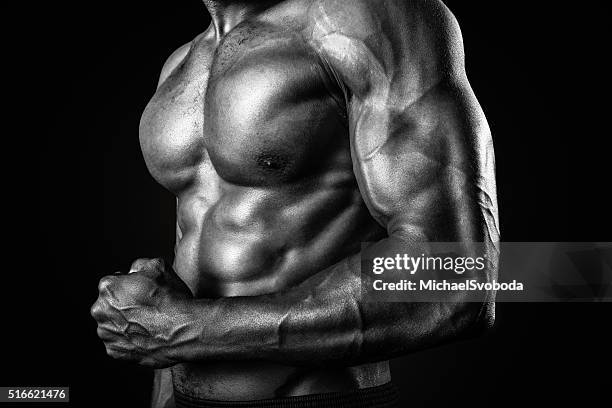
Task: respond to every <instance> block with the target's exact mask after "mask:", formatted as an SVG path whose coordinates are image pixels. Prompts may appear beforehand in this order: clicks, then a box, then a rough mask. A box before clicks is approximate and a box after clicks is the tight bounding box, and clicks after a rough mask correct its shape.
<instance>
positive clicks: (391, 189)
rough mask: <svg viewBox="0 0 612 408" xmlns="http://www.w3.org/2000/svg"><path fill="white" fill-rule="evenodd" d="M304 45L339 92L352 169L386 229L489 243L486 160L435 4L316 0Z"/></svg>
mask: <svg viewBox="0 0 612 408" xmlns="http://www.w3.org/2000/svg"><path fill="white" fill-rule="evenodd" d="M310 16H311V26H312V42H313V44H314V46H315V47H316V48H317V50H318V51H319V53H320V54H321V55H322V57H323V58H324V59H325V60H326V61H327V63H328V64H329V65H330V67H331V68H332V69H333V70H334V71H335V73H336V76H337V77H338V78H339V81H340V82H341V84H342V86H343V87H344V89H345V91H346V95H347V102H348V110H349V122H350V134H351V148H352V156H353V163H354V166H353V167H354V171H355V174H356V177H357V180H358V183H359V186H360V189H361V192H362V195H363V197H364V200H365V201H366V204H367V205H368V207H369V210H370V212H371V213H372V215H373V216H374V217H375V218H376V219H377V220H378V221H379V222H380V223H381V224H382V225H384V226H385V227H386V228H387V229H388V231H389V234H390V235H396V236H399V237H406V238H407V239H410V240H423V241H479V242H483V241H489V242H497V241H498V239H499V238H498V229H497V204H496V192H495V178H494V156H493V148H492V141H491V135H490V132H489V128H488V125H487V122H486V119H485V118H484V114H483V112H482V110H481V108H480V106H479V104H478V102H477V100H476V98H475V96H474V94H473V92H472V90H471V88H470V85H469V83H468V81H467V78H466V75H465V69H464V61H463V59H464V58H463V44H462V39H461V33H460V31H459V27H458V25H457V22H456V20H455V19H454V17H453V16H452V14H451V13H450V12H449V11H448V9H446V7H445V6H444V5H443V4H442V3H441V2H439V1H437V0H431V1H430V0H415V1H401V0H395V1H393V0H392V1H385V2H382V1H375V0H319V1H315V2H314V3H313V6H312V8H311V12H310Z"/></svg>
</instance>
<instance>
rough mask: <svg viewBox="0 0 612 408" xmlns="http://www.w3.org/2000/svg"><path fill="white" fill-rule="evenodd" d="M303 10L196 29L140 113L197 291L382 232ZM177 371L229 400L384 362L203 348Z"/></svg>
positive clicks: (356, 375) (325, 254)
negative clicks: (200, 357)
mask: <svg viewBox="0 0 612 408" xmlns="http://www.w3.org/2000/svg"><path fill="white" fill-rule="evenodd" d="M299 13H300V12H299V11H295V9H293V11H292V12H291V13H289V12H285V11H284V10H282V9H270V10H268V11H266V12H265V13H263V14H262V15H260V16H259V17H258V18H251V19H247V20H245V21H243V22H242V23H240V24H238V25H237V26H235V27H234V28H233V29H232V30H231V31H229V32H228V33H227V34H226V35H225V36H223V38H222V39H221V40H219V41H218V40H217V39H216V37H215V33H214V31H213V30H212V29H209V30H208V31H207V32H205V33H203V34H202V35H200V36H198V37H197V38H196V39H195V40H194V41H193V42H192V43H191V44H190V45H189V46H187V47H185V48H184V49H183V50H179V52H178V56H177V60H178V64H175V65H176V66H175V67H173V68H172V67H171V68H172V70H171V73H170V74H169V76H167V78H165V80H163V82H162V84H161V85H160V87H159V89H158V90H157V92H156V94H155V95H154V96H153V98H152V99H151V101H150V102H149V104H148V106H147V108H146V110H145V112H144V113H143V116H142V120H141V126H140V142H141V146H142V151H143V154H144V157H145V160H146V163H147V166H148V168H149V170H150V172H151V174H152V175H153V177H155V179H156V180H157V181H158V182H159V183H160V184H162V185H163V186H164V187H166V188H167V189H169V190H170V191H172V192H173V193H174V194H175V195H176V196H177V242H176V248H175V255H176V257H175V260H174V269H175V271H176V273H177V274H178V275H179V276H180V277H181V279H183V280H184V281H185V283H186V284H187V285H188V286H189V288H190V289H191V291H192V292H193V293H194V295H195V296H196V297H206V298H215V297H220V296H254V295H259V294H266V293H273V292H277V291H279V290H282V289H284V288H287V287H291V286H293V285H296V284H299V283H300V282H302V281H303V280H305V279H307V278H308V277H309V276H311V275H313V274H315V273H317V272H320V271H322V270H324V269H325V268H326V267H329V266H331V265H333V264H334V263H336V262H338V261H340V260H341V259H343V258H344V257H346V256H347V255H349V254H353V253H356V252H357V251H359V249H360V243H361V242H362V241H372V240H377V239H380V238H382V237H383V236H385V231H384V230H383V229H382V228H381V227H380V226H379V225H378V224H377V223H376V222H375V221H374V219H373V218H372V217H371V215H370V214H369V212H368V210H367V208H366V206H365V204H364V202H363V199H362V197H361V194H360V192H359V189H358V187H357V182H356V179H355V176H354V174H353V167H352V161H351V149H350V143H349V135H348V128H347V120H346V106H345V95H344V94H343V92H342V90H341V87H340V86H339V85H338V82H337V81H336V80H335V79H334V75H333V72H332V71H331V69H330V68H329V67H328V66H327V65H326V63H325V61H324V60H323V59H322V58H321V57H320V56H319V55H318V54H317V53H316V52H315V51H314V49H313V47H311V46H310V45H309V42H308V38H307V36H305V34H304V32H305V31H307V30H306V29H305V25H306V24H307V23H306V22H305V19H306V17H305V16H301V15H300V14H299ZM253 324H256V322H253ZM227 335H228V336H231V335H232V334H231V333H228V334H227ZM173 377H174V383H175V386H176V387H177V388H178V389H180V390H181V391H183V392H184V393H187V394H190V395H194V396H199V397H202V398H209V399H221V400H223V399H234V400H235V399H262V398H273V397H279V396H290V395H303V394H310V393H320V392H327V391H341V390H349V389H354V388H359V387H361V388H362V387H368V386H373V385H378V384H381V383H384V382H386V381H388V380H389V373H388V366H387V364H386V363H379V364H371V365H366V366H360V367H353V368H331V367H324V368H306V367H291V366H285V365H280V364H275V363H269V362H264V361H245V362H226V361H220V362H211V361H206V362H201V363H185V364H180V365H178V366H176V367H174V368H173Z"/></svg>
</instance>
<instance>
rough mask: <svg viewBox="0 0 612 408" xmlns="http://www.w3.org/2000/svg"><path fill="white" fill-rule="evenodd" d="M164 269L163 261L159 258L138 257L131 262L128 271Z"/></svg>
mask: <svg viewBox="0 0 612 408" xmlns="http://www.w3.org/2000/svg"><path fill="white" fill-rule="evenodd" d="M155 269H161V270H163V269H164V261H163V259H160V258H153V259H149V258H140V259H137V260H135V261H134V262H132V266H130V271H129V272H128V273H134V272H141V271H146V270H155Z"/></svg>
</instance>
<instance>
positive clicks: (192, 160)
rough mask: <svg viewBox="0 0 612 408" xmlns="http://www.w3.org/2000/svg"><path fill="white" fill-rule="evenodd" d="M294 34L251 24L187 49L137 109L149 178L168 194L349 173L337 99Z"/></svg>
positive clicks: (324, 73) (317, 62)
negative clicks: (340, 170) (338, 170)
mask: <svg viewBox="0 0 612 408" xmlns="http://www.w3.org/2000/svg"><path fill="white" fill-rule="evenodd" d="M329 78H330V76H329V75H328V73H327V71H326V67H325V65H324V63H323V62H322V61H321V60H320V59H319V58H318V57H317V56H316V55H315V54H314V53H313V52H312V51H311V50H310V49H309V47H308V46H307V45H306V44H305V43H304V42H303V41H302V40H301V39H300V38H299V37H298V36H296V35H295V34H293V33H290V32H285V31H279V30H276V29H271V28H269V27H264V26H258V25H253V24H243V25H241V26H238V27H236V28H235V29H234V30H233V31H232V32H230V33H229V34H228V35H227V36H226V37H225V38H224V39H223V41H221V43H220V44H219V45H218V46H217V47H211V46H205V45H202V44H198V43H194V44H193V45H192V47H191V50H190V51H189V53H188V54H187V56H186V57H185V58H184V60H183V61H182V62H181V63H180V64H179V65H178V66H177V68H176V69H175V70H174V71H173V72H172V74H171V75H170V76H169V77H168V78H167V79H166V81H165V82H164V83H163V84H162V85H161V86H160V87H159V89H158V90H157V92H156V94H155V95H154V96H153V98H152V99H151V101H150V102H149V104H148V106H147V108H146V109H145V111H144V113H143V116H142V119H141V125H140V142H141V147H142V151H143V155H144V157H145V161H146V163H147V166H148V168H149V171H150V172H151V174H152V175H153V177H155V178H156V180H157V181H158V182H160V183H161V184H162V185H164V186H165V187H166V188H168V189H169V190H171V191H173V192H175V193H176V194H178V193H180V192H181V191H183V190H185V189H187V188H188V187H189V186H190V185H193V183H199V184H207V183H208V184H211V183H212V184H214V183H215V181H217V182H218V181H219V180H222V181H225V182H228V183H232V184H237V185H247V186H248V185H251V186H267V185H275V184H281V183H288V182H292V181H296V180H299V179H300V178H303V177H308V176H310V175H313V174H316V173H317V172H323V171H325V170H326V169H329V168H330V167H333V166H337V165H338V164H339V163H344V164H345V165H350V164H349V162H350V160H347V159H348V157H349V148H348V137H347V135H346V132H347V131H346V126H345V124H344V118H343V106H342V103H343V102H342V99H341V97H340V96H339V95H338V94H337V93H335V89H334V88H333V85H332V82H331V81H330V79H329Z"/></svg>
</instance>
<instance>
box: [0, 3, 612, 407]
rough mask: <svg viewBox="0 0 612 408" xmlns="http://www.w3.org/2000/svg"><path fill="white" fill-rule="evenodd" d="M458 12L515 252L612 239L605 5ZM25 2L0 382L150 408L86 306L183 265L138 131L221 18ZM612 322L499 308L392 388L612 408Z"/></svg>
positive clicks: (435, 398)
mask: <svg viewBox="0 0 612 408" xmlns="http://www.w3.org/2000/svg"><path fill="white" fill-rule="evenodd" d="M447 4H448V5H449V7H450V8H451V10H452V11H453V12H454V13H455V14H456V16H457V18H458V20H459V22H460V24H461V27H462V30H463V35H464V41H465V46H466V58H467V69H468V76H469V77H470V81H471V84H472V86H473V88H474V90H475V92H476V94H477V96H478V98H479V100H480V102H481V104H482V105H483V108H484V110H485V113H486V115H487V118H488V120H489V122H490V124H491V128H492V131H493V135H494V141H495V147H496V154H497V168H498V173H497V176H498V189H499V205H500V215H501V227H502V238H503V240H504V241H606V240H608V241H609V240H610V233H609V231H610V230H609V228H608V227H607V225H606V224H609V221H610V216H609V208H607V207H609V199H608V198H606V197H605V196H604V193H603V192H604V190H605V189H606V188H607V189H609V184H610V183H609V180H608V179H609V174H610V171H609V170H608V169H607V163H606V159H607V157H606V156H607V152H608V150H606V148H605V145H604V142H605V141H606V139H608V138H609V137H610V135H609V131H604V130H600V128H599V125H598V124H599V123H601V122H604V121H606V119H607V118H606V115H607V112H605V111H604V109H603V105H602V104H600V103H599V102H598V101H597V100H596V99H595V97H596V96H598V95H607V93H606V92H605V91H604V90H603V86H604V84H605V76H604V75H602V72H603V71H604V70H605V68H606V66H605V65H604V62H603V61H604V54H605V51H603V50H604V48H601V47H600V46H599V43H600V42H601V39H602V38H603V35H604V33H605V31H606V30H607V28H605V26H604V25H603V24H602V23H601V22H599V21H598V20H599V18H598V16H601V15H602V13H603V11H602V10H597V9H593V8H591V9H586V8H584V7H580V6H577V5H575V4H574V5H571V6H570V5H567V6H561V5H560V4H558V3H557V2H550V3H547V2H529V3H527V2H498V1H459V0H453V1H448V2H447ZM28 7H30V9H28V10H23V11H20V12H19V13H20V15H19V17H23V18H24V23H23V24H21V26H20V27H19V28H18V29H16V30H15V31H13V33H12V36H9V37H7V39H8V40H9V41H10V42H12V43H13V44H14V45H17V48H18V49H19V50H20V51H21V53H22V54H25V56H24V57H27V59H22V57H21V53H20V54H19V57H17V54H14V55H13V54H9V55H7V57H9V58H7V59H6V61H7V65H11V66H13V67H17V69H18V71H19V72H18V73H17V74H14V75H11V76H7V77H5V78H4V83H5V84H7V85H9V86H16V87H17V88H18V89H21V88H22V86H23V87H24V88H23V89H24V90H23V91H21V92H20V93H21V96H22V97H23V99H25V101H24V102H19V105H18V108H19V109H17V110H18V111H19V112H17V113H15V114H14V116H10V117H6V118H5V128H4V129H5V132H6V133H5V139H11V140H15V141H17V142H21V143H22V144H23V145H24V146H22V147H20V148H19V149H17V148H15V149H13V148H10V149H9V148H8V147H7V145H5V151H4V155H3V156H4V157H5V161H7V162H8V161H9V160H13V161H11V163H13V162H14V163H15V164H11V170H10V171H11V172H12V173H7V174H8V176H7V177H6V179H7V180H10V181H15V180H16V181H17V183H16V184H17V187H15V189H14V190H13V189H12V188H13V187H12V185H11V187H10V188H9V187H7V188H6V190H5V191H6V194H5V197H6V198H5V200H4V201H5V202H12V203H13V204H14V205H15V204H16V207H17V208H16V209H15V210H13V211H12V212H7V213H6V218H7V223H10V224H11V225H12V224H17V229H16V230H15V232H14V233H10V234H9V233H7V234H6V235H7V238H8V240H10V241H11V242H12V243H13V244H16V245H15V248H11V251H9V252H7V253H6V254H5V257H4V258H5V260H6V264H7V272H6V275H7V276H11V277H17V278H19V283H15V284H13V283H9V282H10V280H7V281H6V282H7V283H6V284H5V285H4V286H5V287H4V290H3V292H4V293H5V295H4V296H3V300H4V301H6V303H7V304H6V306H4V307H3V311H4V312H3V325H4V329H2V339H3V340H2V341H3V348H2V350H3V361H2V370H1V377H2V378H1V382H0V385H7V386H8V385H40V386H50V385H58V386H59V385H69V386H70V387H71V399H72V405H74V406H82V407H87V406H94V405H98V404H100V405H106V406H118V407H122V406H133V407H140V406H143V407H144V406H146V404H147V402H146V401H147V400H148V396H149V390H150V381H151V374H150V372H149V370H147V369H143V368H139V367H134V366H131V365H128V364H122V363H119V362H116V361H113V360H111V359H110V358H108V357H107V356H106V355H105V352H104V348H103V346H102V343H101V342H100V341H99V340H98V339H97V337H96V333H95V323H94V322H93V320H92V319H91V318H90V317H89V306H90V305H91V304H92V303H93V301H94V300H95V298H96V295H97V293H96V284H97V281H98V279H99V278H100V277H101V276H103V275H105V274H108V273H111V272H113V271H115V270H119V269H122V270H125V269H126V268H127V267H128V266H129V264H130V262H131V261H132V260H133V259H134V258H137V257H153V256H165V257H167V258H170V257H171V254H172V245H173V241H174V214H173V212H174V199H173V197H172V196H171V195H170V193H168V192H166V191H164V190H163V189H162V187H160V186H158V185H157V184H156V183H155V182H154V181H153V179H152V178H151V177H150V176H149V175H148V173H147V170H146V168H145V165H144V162H143V159H142V156H141V153H140V149H139V144H138V122H139V119H140V114H141V112H142V110H143V109H144V107H145V105H146V103H147V102H148V99H149V98H150V97H151V96H152V94H153V92H154V90H155V85H156V82H157V77H158V75H159V71H160V69H161V66H162V64H163V62H164V61H165V59H166V58H167V57H168V56H169V55H170V53H171V52H172V51H173V50H174V49H175V48H177V47H178V46H180V45H182V44H184V43H186V42H188V41H190V40H191V39H192V38H193V37H195V36H196V35H197V34H198V33H200V32H202V31H203V30H205V29H206V27H207V25H208V21H209V18H208V15H207V13H206V10H205V8H204V6H203V5H202V4H201V2H199V1H198V0H182V1H177V2H169V1H167V2H164V3H156V2H153V1H142V0H132V1H130V2H127V1H104V2H70V1H68V2H61V3H58V4H54V3H49V2H47V3H42V4H36V3H32V4H30V5H28ZM8 18H10V16H9V17H8ZM26 61H27V62H26ZM25 86H27V87H28V88H33V89H28V90H27V91H25ZM9 102H10V101H9ZM14 104H17V102H15V103H14ZM604 129H605V128H604ZM7 185H8V184H7ZM611 316H612V304H498V307H497V322H496V327H495V329H494V330H493V331H492V332H491V333H490V334H488V335H486V336H485V337H482V338H479V339H476V340H473V341H468V342H462V343H458V344H453V345H448V346H444V347H441V348H436V349H432V350H428V351H425V352H420V353H416V354H414V355H411V356H406V357H404V358H401V359H399V360H397V361H394V362H393V377H394V381H395V383H396V384H397V385H399V387H400V390H401V392H402V398H403V400H404V401H405V402H406V406H415V407H420V406H444V405H446V404H459V406H464V405H465V406H514V405H517V404H519V405H524V404H529V405H531V404H538V403H540V404H544V406H552V405H553V404H554V405H556V406H574V405H576V404H579V406H599V405H601V406H603V398H604V391H605V390H604V386H605V385H608V384H609V382H610V369H611V368H612V364H611V363H612V361H611V359H610V355H611V353H610V345H612V341H611V340H612V336H611V334H610V330H609V327H610V323H611Z"/></svg>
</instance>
